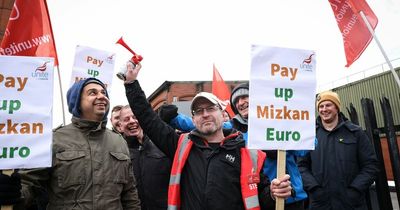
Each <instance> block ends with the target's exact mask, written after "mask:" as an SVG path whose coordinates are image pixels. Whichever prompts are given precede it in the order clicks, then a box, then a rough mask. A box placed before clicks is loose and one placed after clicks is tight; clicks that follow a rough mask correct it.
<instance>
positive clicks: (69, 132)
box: [21, 117, 140, 210]
mask: <svg viewBox="0 0 400 210" xmlns="http://www.w3.org/2000/svg"><path fill="white" fill-rule="evenodd" d="M105 124H106V121H103V122H93V121H85V120H82V119H79V118H76V117H73V118H72V123H71V124H69V125H66V126H64V127H61V128H58V129H56V130H55V131H54V132H53V156H52V167H51V168H46V169H34V170H26V171H22V172H21V177H22V183H23V189H22V194H23V197H24V199H25V204H27V203H29V202H30V201H31V200H32V199H33V198H34V196H35V191H37V189H39V188H44V189H46V190H47V192H48V196H49V204H48V206H47V209H58V210H61V209H68V210H70V209H140V201H139V199H138V194H137V189H136V187H135V186H136V181H135V179H134V176H133V171H132V163H131V160H130V158H129V151H128V147H127V144H126V142H125V140H124V139H123V138H122V136H120V135H118V134H116V133H114V132H112V131H111V130H109V129H106V128H105Z"/></svg>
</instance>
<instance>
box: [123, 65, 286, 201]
mask: <svg viewBox="0 0 400 210" xmlns="http://www.w3.org/2000/svg"><path fill="white" fill-rule="evenodd" d="M140 68H141V65H140V64H138V65H136V67H133V65H131V64H128V65H127V73H126V81H125V89H126V96H127V99H128V102H129V104H130V106H131V109H132V111H133V113H134V114H135V116H136V117H137V119H138V121H139V123H140V125H141V127H142V128H143V130H144V132H145V133H146V134H147V135H148V136H149V137H150V139H152V141H153V142H154V143H155V144H156V145H157V146H158V148H159V149H160V150H161V151H163V152H164V153H165V154H166V155H167V156H168V157H169V158H170V159H171V160H173V165H172V170H171V178H170V186H169V191H168V208H169V209H252V208H254V209H256V208H262V209H273V205H274V201H273V199H275V198H276V197H280V198H287V197H288V196H290V193H291V192H290V191H291V187H290V181H289V175H285V176H283V177H281V178H280V179H274V180H273V181H272V182H271V183H270V182H269V180H268V178H267V177H266V176H265V175H264V174H263V173H262V171H261V169H262V165H263V163H264V159H265V154H264V153H263V152H261V151H257V150H253V151H250V150H247V149H246V148H245V143H244V140H243V136H242V135H241V133H240V132H237V131H235V130H222V124H223V110H222V107H223V105H222V103H221V101H220V100H219V99H218V98H217V97H216V96H214V95H212V94H210V93H205V92H202V93H199V94H197V95H196V96H195V97H194V98H193V100H192V104H191V110H192V114H193V116H192V119H193V123H194V124H195V127H196V129H195V130H193V131H191V132H190V133H186V134H182V135H178V134H176V132H175V129H174V128H172V127H170V126H168V125H167V124H166V123H164V122H163V121H162V120H161V119H160V118H159V117H158V115H157V114H156V113H155V112H154V111H153V110H152V108H151V106H150V104H149V103H148V101H147V100H146V96H145V94H144V92H143V90H142V89H141V87H140V85H139V82H138V81H137V80H136V78H137V76H138V73H139V70H140ZM252 160H255V161H252Z"/></svg>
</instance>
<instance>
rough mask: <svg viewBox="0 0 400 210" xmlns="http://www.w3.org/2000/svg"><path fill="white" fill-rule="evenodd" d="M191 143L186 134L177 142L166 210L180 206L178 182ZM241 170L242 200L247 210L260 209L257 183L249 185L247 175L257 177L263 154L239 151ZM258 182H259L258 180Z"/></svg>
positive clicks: (256, 151) (263, 157)
mask: <svg viewBox="0 0 400 210" xmlns="http://www.w3.org/2000/svg"><path fill="white" fill-rule="evenodd" d="M192 146H193V142H192V141H191V140H190V139H189V135H188V134H182V135H181V136H180V138H179V141H178V148H177V149H176V152H175V156H174V161H173V163H172V170H171V177H170V180H169V188H168V209H169V210H179V209H180V207H181V206H180V205H181V199H180V196H181V194H180V180H181V175H182V169H183V167H184V165H185V162H186V160H187V158H188V156H189V152H190V149H191V148H192ZM240 155H241V170H240V173H241V174H240V184H241V188H242V189H241V191H242V199H243V202H244V205H245V208H246V209H247V210H256V209H260V205H259V201H258V190H257V183H249V175H253V174H257V175H258V176H259V174H260V171H261V169H262V165H263V163H264V160H265V157H266V155H265V153H264V152H262V151H259V150H248V149H246V148H241V149H240ZM258 182H259V180H258Z"/></svg>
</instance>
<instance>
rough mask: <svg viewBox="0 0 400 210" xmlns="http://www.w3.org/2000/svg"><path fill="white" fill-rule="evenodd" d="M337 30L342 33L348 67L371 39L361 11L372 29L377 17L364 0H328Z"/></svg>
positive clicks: (376, 22)
mask: <svg viewBox="0 0 400 210" xmlns="http://www.w3.org/2000/svg"><path fill="white" fill-rule="evenodd" d="M329 3H330V4H331V7H332V10H333V14H334V15H335V19H336V22H337V24H338V26H339V30H340V32H341V33H342V37H343V43H344V51H345V54H346V60H347V64H346V67H349V66H350V65H351V64H352V63H353V62H354V61H356V60H357V59H358V58H359V57H360V56H361V54H362V53H363V52H364V50H365V49H366V48H367V46H368V45H369V43H370V42H371V40H372V34H371V33H370V32H369V31H368V28H367V26H366V24H365V23H364V21H363V20H362V18H361V16H360V14H359V12H360V11H362V12H363V13H364V14H365V16H366V17H367V19H368V22H369V24H370V25H371V27H372V28H373V29H375V28H376V25H377V24H378V18H377V17H376V15H375V14H374V12H373V11H372V10H371V8H370V7H369V6H368V4H367V2H365V0H356V1H353V0H329Z"/></svg>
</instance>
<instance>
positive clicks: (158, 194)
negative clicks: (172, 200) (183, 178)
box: [120, 105, 171, 210]
mask: <svg viewBox="0 0 400 210" xmlns="http://www.w3.org/2000/svg"><path fill="white" fill-rule="evenodd" d="M120 122H121V131H122V133H123V136H124V138H125V140H126V141H127V143H128V147H129V153H130V157H131V160H132V163H133V172H134V174H135V178H136V181H137V184H138V185H137V186H138V187H137V188H138V192H139V198H140V201H141V207H142V209H143V210H162V209H167V198H168V184H169V173H170V171H171V160H170V159H169V158H168V157H167V156H166V155H165V154H164V153H162V152H161V151H160V150H159V149H158V148H157V147H156V146H155V145H154V144H153V142H152V141H151V140H150V139H149V137H147V136H146V135H145V134H144V133H143V129H142V128H141V127H140V125H139V122H138V120H137V119H136V117H135V115H134V114H133V112H132V110H131V108H130V107H129V105H126V106H123V107H122V108H121V111H120Z"/></svg>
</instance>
